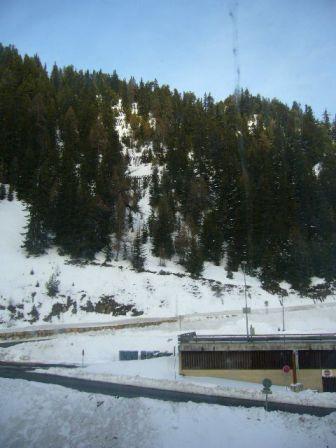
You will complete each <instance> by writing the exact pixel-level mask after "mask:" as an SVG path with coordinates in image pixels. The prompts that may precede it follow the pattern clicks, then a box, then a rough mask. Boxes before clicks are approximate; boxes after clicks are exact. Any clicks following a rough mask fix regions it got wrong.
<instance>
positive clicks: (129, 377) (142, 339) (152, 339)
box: [0, 311, 336, 406]
mask: <svg viewBox="0 0 336 448" xmlns="http://www.w3.org/2000/svg"><path fill="white" fill-rule="evenodd" d="M298 313H300V315H302V311H300V312H297V314H298ZM305 313H307V319H306V322H309V319H308V316H309V312H308V311H306V312H305ZM294 314H295V313H294ZM310 315H311V313H310ZM325 317H327V316H325ZM291 318H293V317H291ZM297 318H298V316H296V319H297ZM293 319H294V321H295V318H293ZM303 319H304V316H303ZM290 321H291V320H290V319H289V322H290ZM311 321H312V322H313V319H312V320H311ZM237 322H239V325H238V328H236V329H235V330H236V332H239V328H240V327H242V328H243V327H244V324H245V321H244V318H243V317H241V318H240V319H239V321H237V320H233V321H231V319H230V318H228V325H229V327H230V329H232V330H233V327H234V326H237ZM320 322H321V321H320ZM183 325H186V323H185V322H184V323H183ZM223 325H224V326H225V325H226V323H225V321H224V323H223V320H222V319H218V321H217V322H216V321H214V320H213V319H211V320H199V321H196V322H194V328H193V329H194V330H196V331H197V333H209V332H210V331H209V330H210V328H211V332H213V333H214V332H215V331H213V329H214V326H217V332H219V333H223ZM206 326H208V331H207V329H206ZM191 329H192V328H191V327H190V326H188V327H185V328H181V331H190V330H191ZM181 331H180V329H179V325H178V324H164V325H162V326H160V327H158V328H143V329H127V330H118V331H110V330H104V331H100V332H90V333H80V334H74V333H71V334H63V335H57V336H55V337H53V338H50V339H47V340H36V341H29V342H28V341H27V342H24V343H20V344H18V345H14V346H11V347H7V348H0V360H8V361H19V362H34V361H36V362H37V361H39V362H45V363H68V364H77V365H78V366H79V367H78V368H76V369H62V368H54V369H49V370H48V371H47V372H49V373H57V374H61V375H69V376H76V377H81V378H88V379H95V380H101V381H110V382H117V383H123V384H135V385H142V386H148V387H156V388H167V389H177V390H183V391H190V392H199V393H206V394H216V395H224V396H235V397H242V398H251V399H257V400H263V399H264V397H263V395H262V393H261V389H262V386H261V384H253V383H248V382H241V381H233V380H226V379H220V378H209V377H199V378H198V377H183V376H180V375H179V373H178V358H177V356H170V357H163V358H157V359H148V360H138V361H119V350H136V351H138V352H140V351H142V350H143V351H161V352H169V353H172V354H173V353H174V351H175V353H177V335H178V334H179V333H180V332H181ZM232 333H233V331H232ZM83 350H84V358H82V351H83ZM82 365H83V367H82ZM47 372H46V371H44V370H43V373H47ZM289 382H290V378H287V377H286V375H285V374H284V383H283V386H273V387H272V389H273V395H272V397H271V399H272V400H275V401H286V402H291V403H301V404H311V405H321V406H335V401H336V394H331V393H323V394H319V393H316V392H314V391H309V390H306V391H303V392H300V393H294V392H292V391H290V390H288V388H287V386H288V385H289Z"/></svg>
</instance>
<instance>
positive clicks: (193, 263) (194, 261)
mask: <svg viewBox="0 0 336 448" xmlns="http://www.w3.org/2000/svg"><path fill="white" fill-rule="evenodd" d="M185 268H186V269H187V271H188V272H189V273H190V274H191V275H192V276H193V277H199V276H200V274H201V273H202V271H203V257H202V251H201V249H200V247H199V245H198V243H197V240H196V238H195V237H192V238H191V241H190V246H189V249H188V251H187V254H186V260H185Z"/></svg>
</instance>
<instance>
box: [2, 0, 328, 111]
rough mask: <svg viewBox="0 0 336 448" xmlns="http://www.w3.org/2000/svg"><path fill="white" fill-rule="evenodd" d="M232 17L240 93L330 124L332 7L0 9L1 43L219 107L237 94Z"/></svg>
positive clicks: (65, 5) (264, 3)
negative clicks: (207, 96) (154, 83)
mask: <svg viewBox="0 0 336 448" xmlns="http://www.w3.org/2000/svg"><path fill="white" fill-rule="evenodd" d="M236 3H238V8H237V7H235V4H236ZM232 10H233V11H236V12H237V14H236V16H237V29H238V39H239V61H240V70H241V86H242V87H244V88H245V87H247V88H248V89H249V90H250V91H251V92H252V93H253V94H257V93H260V94H261V95H263V96H266V97H270V98H272V97H277V98H279V99H280V100H282V101H284V102H286V103H287V104H289V105H291V104H292V102H293V101H294V100H296V101H298V102H300V103H301V104H302V105H304V104H309V105H311V106H312V107H313V110H314V112H315V114H316V116H318V117H320V116H321V114H322V112H323V110H324V109H325V108H327V109H328V111H329V112H330V113H332V114H335V113H336V57H335V55H336V0H239V1H238V2H237V1H231V0H155V1H154V0H52V1H50V0H0V42H2V43H3V44H6V45H7V44H13V45H15V46H16V47H17V48H18V50H19V51H20V52H22V53H28V54H29V55H33V54H35V53H37V54H38V55H39V56H40V58H41V61H42V62H43V63H46V64H47V66H48V68H50V67H51V66H52V64H53V63H54V62H56V63H57V64H58V65H59V66H64V65H69V64H72V65H74V66H75V67H76V68H78V69H80V68H81V69H90V70H92V69H96V70H99V69H102V70H103V71H105V72H112V71H113V70H114V69H116V70H117V72H118V74H119V76H120V77H122V78H124V77H125V78H129V77H130V76H131V75H133V76H135V78H136V79H137V80H140V78H141V77H142V78H143V79H144V80H145V81H148V80H153V79H154V78H156V79H157V80H158V81H159V83H160V84H162V83H165V84H169V85H170V86H171V87H172V88H177V89H179V90H191V91H194V92H195V93H196V94H197V95H199V96H202V95H203V93H204V92H211V93H212V95H213V96H214V97H215V99H216V100H219V99H222V98H225V97H226V96H227V95H228V94H230V93H231V92H233V90H234V88H235V79H236V76H235V69H234V60H233V52H232V50H233V26H232V19H231V18H230V15H229V13H230V11H232Z"/></svg>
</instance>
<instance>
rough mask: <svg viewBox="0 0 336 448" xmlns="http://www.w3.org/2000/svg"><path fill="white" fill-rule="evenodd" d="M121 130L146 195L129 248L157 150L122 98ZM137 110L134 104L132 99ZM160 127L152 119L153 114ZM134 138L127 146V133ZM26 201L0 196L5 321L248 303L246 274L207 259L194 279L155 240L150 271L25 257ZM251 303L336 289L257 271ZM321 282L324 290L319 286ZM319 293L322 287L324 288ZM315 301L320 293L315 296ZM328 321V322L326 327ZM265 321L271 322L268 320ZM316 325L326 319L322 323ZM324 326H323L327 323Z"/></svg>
mask: <svg viewBox="0 0 336 448" xmlns="http://www.w3.org/2000/svg"><path fill="white" fill-rule="evenodd" d="M113 108H114V109H115V111H116V130H117V132H118V135H119V139H120V142H121V144H122V147H123V152H124V154H125V156H126V155H127V159H128V161H129V165H128V175H129V176H130V177H131V178H133V179H134V181H136V182H138V185H139V187H140V188H139V191H140V192H141V197H140V198H139V202H138V207H139V210H138V212H137V213H135V214H134V217H133V221H134V223H133V229H134V232H129V234H127V235H125V238H124V243H125V245H126V246H128V247H130V246H131V244H132V241H133V238H134V235H135V233H136V231H137V230H138V229H141V227H142V226H143V225H144V224H146V223H147V220H148V217H149V214H150V205H149V182H148V181H149V176H150V175H151V173H152V164H151V163H146V162H145V161H144V160H146V157H145V158H144V157H143V155H144V154H146V153H148V152H150V151H151V150H152V146H151V143H149V144H147V145H143V146H140V147H139V146H138V145H137V142H135V141H134V139H133V137H132V129H131V127H130V124H129V123H127V120H126V114H125V113H124V111H123V108H122V103H121V100H120V101H119V103H118V104H117V105H116V106H113ZM132 114H137V104H136V103H134V104H133V106H132ZM149 121H150V125H151V126H155V118H154V117H150V119H149ZM125 138H126V140H127V138H128V139H129V141H128V143H127V144H128V145H130V146H127V144H126V143H125V140H124V139H125ZM26 215H27V212H25V204H23V203H22V202H19V201H17V200H15V199H14V201H12V202H9V201H7V200H3V201H0V253H1V257H2V262H3V265H2V269H1V274H0V276H1V283H0V328H1V327H2V328H8V327H25V326H30V325H48V324H68V323H85V322H86V323H88V322H110V321H112V320H115V319H120V317H121V316H124V317H128V318H129V317H132V316H144V317H168V316H176V315H189V316H190V315H192V316H194V315H196V314H200V313H229V314H230V313H237V312H238V314H239V313H241V309H242V307H244V306H245V295H244V291H245V289H244V276H243V273H242V272H236V273H233V278H228V276H227V272H226V270H225V268H224V264H225V263H224V262H223V263H222V265H221V266H214V265H213V264H211V263H205V268H204V271H203V276H202V278H200V279H193V278H191V277H190V275H189V274H188V273H186V272H185V270H184V268H183V267H182V266H181V265H179V264H177V260H174V259H172V260H170V261H166V262H165V266H162V263H161V264H160V260H159V259H158V258H155V257H153V256H152V254H151V243H150V241H148V243H147V244H146V245H145V246H144V251H145V255H146V262H145V272H142V273H137V272H135V270H134V269H132V266H131V263H130V262H129V261H128V260H123V259H121V258H119V260H118V261H115V260H114V261H112V262H111V263H105V256H104V255H103V254H98V255H97V257H96V259H95V260H94V262H91V263H82V264H78V263H77V264H74V262H73V261H71V260H70V259H69V258H67V257H65V256H60V255H59V254H58V252H57V249H56V248H52V249H50V250H49V251H48V253H47V254H45V255H43V256H40V257H27V254H26V253H25V251H24V249H23V248H22V247H21V246H22V241H23V234H24V232H25V227H26V225H27V216H26ZM52 276H53V278H54V281H56V283H57V284H58V292H57V294H56V295H55V296H54V297H50V294H49V295H48V291H47V287H46V283H47V282H48V281H49V280H50V278H51V277H52ZM246 283H247V296H248V299H247V300H248V306H249V307H251V308H252V312H253V313H256V314H258V313H259V315H261V316H263V315H265V316H267V315H268V311H269V310H272V309H279V308H280V307H281V304H282V300H283V303H284V304H285V306H286V308H287V307H293V306H308V307H310V306H312V305H314V301H313V300H312V298H315V299H316V298H318V297H319V296H325V297H323V298H324V303H333V302H335V303H336V301H335V299H336V296H335V294H334V290H335V288H334V287H333V286H332V285H331V286H330V285H329V286H328V288H324V286H323V280H321V279H317V278H315V279H312V287H313V289H312V294H311V297H300V296H299V295H298V294H297V293H296V292H295V291H293V290H291V289H290V286H289V285H288V284H286V283H282V284H281V285H280V286H281V288H280V289H279V293H280V294H281V296H278V295H277V294H271V293H269V292H267V291H265V290H264V289H262V287H261V284H260V281H259V280H258V279H257V278H254V277H250V276H246ZM314 288H315V290H314ZM320 288H321V289H322V290H323V288H324V291H320ZM321 292H322V294H321ZM315 301H316V300H315ZM327 327H328V328H329V326H327ZM266 328H267V325H266ZM318 328H321V326H319V325H318ZM323 328H324V326H323V325H322V329H323Z"/></svg>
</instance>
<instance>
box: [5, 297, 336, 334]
mask: <svg viewBox="0 0 336 448" xmlns="http://www.w3.org/2000/svg"><path fill="white" fill-rule="evenodd" d="M335 308H336V302H331V303H321V304H309V305H296V306H288V307H285V313H286V314H287V313H292V312H297V311H308V310H328V309H330V310H332V311H333V310H334V309H335ZM278 313H282V308H281V307H275V308H271V309H267V310H265V308H256V309H252V310H251V316H253V315H255V316H259V315H261V316H263V315H265V316H270V315H274V314H278ZM242 315H243V311H242V309H232V310H224V311H214V312H208V313H193V314H184V315H178V316H171V317H152V318H131V319H118V320H114V321H111V322H92V323H78V324H60V325H40V326H29V327H24V328H17V329H13V328H8V329H2V330H1V331H0V339H10V338H29V337H32V336H34V335H37V334H38V335H39V336H50V335H53V334H58V333H63V332H71V331H79V332H88V331H97V330H108V329H111V330H112V329H114V330H118V329H126V328H137V327H150V326H158V325H161V324H176V323H179V325H181V323H182V322H186V323H187V322H192V321H197V320H199V319H220V318H232V317H237V316H242Z"/></svg>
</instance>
